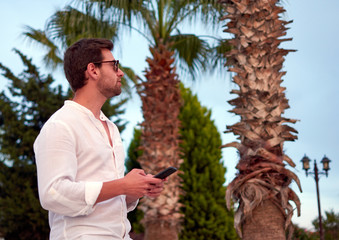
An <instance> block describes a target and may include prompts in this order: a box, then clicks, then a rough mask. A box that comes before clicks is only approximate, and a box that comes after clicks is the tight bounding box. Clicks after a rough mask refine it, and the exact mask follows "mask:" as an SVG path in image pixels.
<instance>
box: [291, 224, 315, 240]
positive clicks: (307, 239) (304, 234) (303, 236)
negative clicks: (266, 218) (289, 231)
mask: <svg viewBox="0 0 339 240" xmlns="http://www.w3.org/2000/svg"><path fill="white" fill-rule="evenodd" d="M292 239H293V240H317V239H319V235H318V234H317V233H315V232H310V231H307V230H305V229H304V228H301V227H299V226H298V225H294V231H293V237H292Z"/></svg>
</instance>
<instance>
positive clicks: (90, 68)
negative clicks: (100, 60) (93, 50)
mask: <svg viewBox="0 0 339 240" xmlns="http://www.w3.org/2000/svg"><path fill="white" fill-rule="evenodd" d="M85 76H86V79H95V80H96V79H97V78H98V76H99V68H98V67H97V66H95V64H94V63H89V64H87V69H86V71H85Z"/></svg>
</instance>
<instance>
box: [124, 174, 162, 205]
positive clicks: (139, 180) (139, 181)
mask: <svg viewBox="0 0 339 240" xmlns="http://www.w3.org/2000/svg"><path fill="white" fill-rule="evenodd" d="M122 180H123V185H124V192H125V195H126V196H127V202H132V201H136V200H137V199H139V198H141V197H143V196H149V197H157V196H159V195H160V193H161V191H162V190H163V180H161V179H157V178H153V175H151V174H148V175H146V174H145V172H144V170H142V169H133V170H132V171H130V172H129V173H128V174H127V175H126V176H125V177H124V178H123V179H122Z"/></svg>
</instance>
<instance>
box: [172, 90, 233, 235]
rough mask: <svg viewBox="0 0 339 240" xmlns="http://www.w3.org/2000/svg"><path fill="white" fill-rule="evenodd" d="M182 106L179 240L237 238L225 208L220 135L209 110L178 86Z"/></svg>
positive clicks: (190, 93)
mask: <svg viewBox="0 0 339 240" xmlns="http://www.w3.org/2000/svg"><path fill="white" fill-rule="evenodd" d="M181 95H182V98H183V101H184V105H183V107H182V109H181V112H180V115H179V118H180V120H181V130H180V134H181V138H182V139H181V149H182V158H183V159H184V162H183V164H182V165H181V167H180V170H181V171H182V174H181V178H182V180H183V182H182V189H183V191H184V194H183V195H182V197H181V200H180V202H181V203H182V204H183V208H182V212H183V214H184V215H185V217H184V220H183V224H182V226H183V229H182V231H181V234H180V239H181V240H199V239H201V240H206V239H213V240H218V239H220V240H224V239H237V235H236V232H235V229H234V227H233V212H231V211H228V210H227V209H226V202H225V190H226V188H225V187H224V184H225V173H226V168H225V167H224V166H223V163H222V161H221V159H222V156H221V149H220V146H221V145H222V144H221V137H220V134H219V132H218V130H217V128H216V126H215V124H214V122H213V120H211V111H210V110H208V109H207V108H205V107H202V106H201V105H200V103H199V101H198V98H197V96H194V95H193V94H192V92H191V91H190V90H189V89H187V88H184V87H183V86H181Z"/></svg>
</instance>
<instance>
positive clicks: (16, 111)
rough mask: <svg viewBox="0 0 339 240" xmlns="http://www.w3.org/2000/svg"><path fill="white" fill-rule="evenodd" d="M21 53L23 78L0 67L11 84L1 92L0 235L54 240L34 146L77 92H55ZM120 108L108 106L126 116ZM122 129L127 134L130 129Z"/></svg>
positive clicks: (108, 111) (59, 89)
mask: <svg viewBox="0 0 339 240" xmlns="http://www.w3.org/2000/svg"><path fill="white" fill-rule="evenodd" d="M15 52H16V53H17V54H18V55H19V57H20V58H21V61H22V62H23V64H24V70H23V71H22V73H20V74H18V75H15V74H13V72H12V71H11V70H10V69H9V68H7V67H5V66H4V65H2V64H1V63H0V71H1V74H2V75H3V76H4V77H5V78H7V79H8V80H9V84H8V89H7V90H8V91H2V92H1V93H0V146H1V149H0V236H1V235H2V237H4V238H5V239H6V240H11V239H15V240H17V239H37V240H39V239H48V235H49V226H48V219H47V211H45V210H43V209H42V208H41V206H40V203H39V199H38V190H37V174H36V166H35V160H34V152H33V143H34V140H35V138H36V137H37V135H38V134H39V132H40V129H41V127H42V126H43V124H44V123H45V122H46V121H47V120H48V118H49V117H50V116H51V115H52V114H53V113H54V112H55V111H56V110H58V109H59V108H60V107H61V106H62V105H63V103H64V100H66V99H69V98H70V96H71V92H70V91H68V92H66V93H65V92H63V91H62V87H61V86H60V85H57V86H56V87H52V84H53V83H54V79H53V78H52V76H51V75H47V76H46V75H42V74H40V73H39V69H38V68H37V67H36V66H35V65H34V64H33V63H32V60H31V59H28V58H27V57H26V56H25V55H23V54H22V53H21V52H20V51H18V50H15ZM124 101H125V100H123V102H124ZM119 107H121V105H120V104H116V105H110V104H109V103H107V104H106V105H105V106H104V108H103V111H104V112H105V114H106V115H107V116H108V117H110V116H111V115H113V114H119V113H123V112H124V110H120V109H119ZM116 123H117V124H119V123H121V122H120V121H118V122H116ZM118 127H120V129H123V128H124V124H120V125H118Z"/></svg>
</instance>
